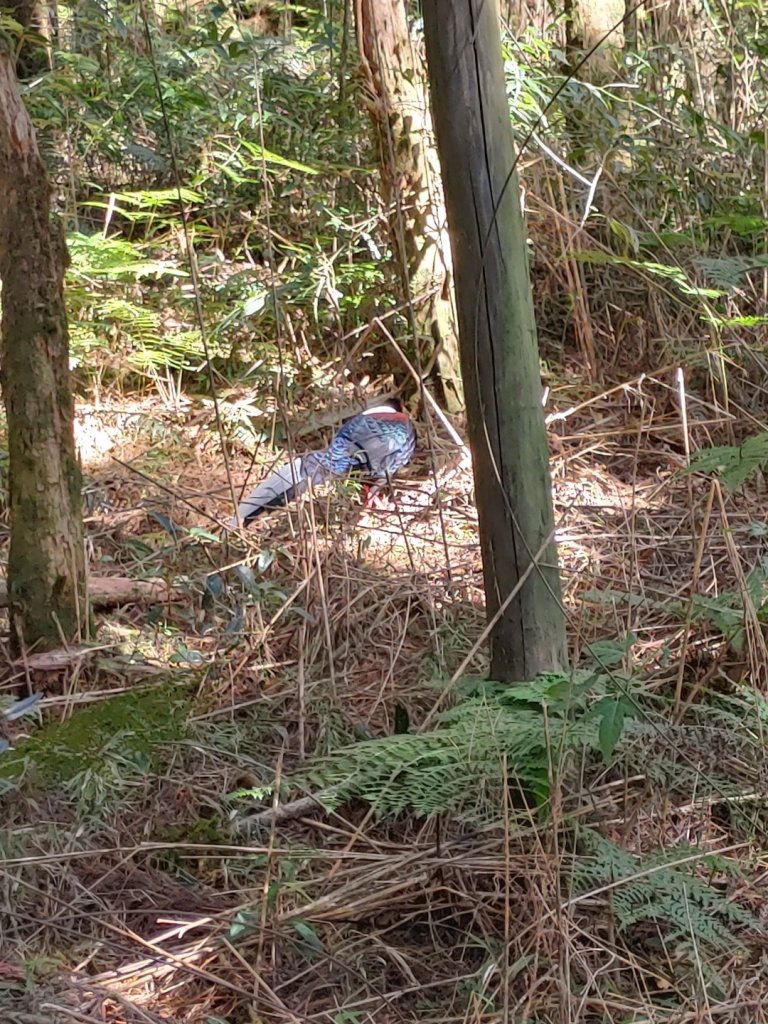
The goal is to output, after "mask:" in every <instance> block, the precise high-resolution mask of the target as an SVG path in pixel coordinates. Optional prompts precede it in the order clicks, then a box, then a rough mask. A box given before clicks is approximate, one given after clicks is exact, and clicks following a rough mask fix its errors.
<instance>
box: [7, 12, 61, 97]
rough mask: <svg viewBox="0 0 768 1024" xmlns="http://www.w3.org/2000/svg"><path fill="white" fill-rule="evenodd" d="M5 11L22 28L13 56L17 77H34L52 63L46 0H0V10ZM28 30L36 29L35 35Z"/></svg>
mask: <svg viewBox="0 0 768 1024" xmlns="http://www.w3.org/2000/svg"><path fill="white" fill-rule="evenodd" d="M2 12H7V13H8V14H10V16H11V17H12V18H13V19H14V21H17V22H18V23H19V25H21V27H22V28H23V29H26V30H28V31H27V32H26V33H25V35H24V36H23V37H22V39H21V46H20V47H19V50H18V54H17V59H16V74H17V75H18V76H19V78H34V77H36V76H37V75H41V74H44V73H45V72H46V71H50V70H51V68H52V67H53V56H52V53H51V35H52V31H51V29H52V25H51V12H50V9H49V7H48V4H47V2H46V0H0V13H2ZM32 33H37V35H38V38H35V36H34V35H33V34H32Z"/></svg>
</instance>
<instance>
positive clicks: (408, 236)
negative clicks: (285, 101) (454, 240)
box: [357, 0, 464, 412]
mask: <svg viewBox="0 0 768 1024" xmlns="http://www.w3.org/2000/svg"><path fill="white" fill-rule="evenodd" d="M357 31H358V47H359V51H360V57H361V61H362V71H363V75H364V77H365V80H366V85H367V87H368V92H369V101H368V104H367V105H368V111H369V114H370V116H371V120H372V122H373V126H374V130H375V132H376V138H377V140H378V146H379V166H380V168H381V180H382V193H383V198H384V202H385V203H386V205H387V209H388V219H389V236H390V240H391V244H392V248H393V250H394V252H395V257H396V260H397V269H398V274H399V277H400V284H401V288H402V292H403V296H404V297H405V296H408V295H410V296H413V298H414V299H415V300H416V306H415V324H414V326H415V328H416V333H417V334H418V336H419V337H418V339H417V344H419V346H420V349H419V350H420V352H421V355H422V359H421V361H422V364H423V366H424V368H425V369H427V368H429V366H430V364H432V365H433V366H434V368H435V370H436V376H437V378H438V380H439V382H440V385H441V387H442V391H443V398H444V400H445V403H446V407H447V408H448V410H449V411H450V412H459V411H461V410H462V409H463V407H464V394H463V388H462V382H461V369H460V362H459V347H458V336H457V331H456V323H455V317H454V311H453V304H452V301H451V299H452V296H451V276H452V274H451V250H450V244H449V241H448V237H447V232H446V221H445V205H444V203H443V197H442V189H441V184H440V175H439V168H438V161H437V156H436V154H435V152H434V147H433V144H432V141H431V133H432V128H431V123H430V117H429V106H428V102H427V96H426V83H425V81H424V73H423V70H422V68H423V62H422V60H421V59H420V57H419V56H418V55H417V54H416V53H415V52H414V50H413V46H412V44H411V38H410V35H409V32H408V22H407V19H406V15H405V3H404V0H359V3H358V6H357Z"/></svg>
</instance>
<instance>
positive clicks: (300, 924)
mask: <svg viewBox="0 0 768 1024" xmlns="http://www.w3.org/2000/svg"><path fill="white" fill-rule="evenodd" d="M290 923H291V926H292V927H293V930H294V931H295V932H296V934H297V936H298V937H299V940H300V943H301V945H302V946H303V947H304V951H305V953H306V955H307V959H310V960H311V959H313V958H314V956H315V955H322V954H324V953H325V947H324V946H323V944H322V942H321V941H320V938H319V936H318V934H317V932H316V931H315V929H314V928H313V927H312V925H311V924H309V923H308V922H307V921H291V922H290Z"/></svg>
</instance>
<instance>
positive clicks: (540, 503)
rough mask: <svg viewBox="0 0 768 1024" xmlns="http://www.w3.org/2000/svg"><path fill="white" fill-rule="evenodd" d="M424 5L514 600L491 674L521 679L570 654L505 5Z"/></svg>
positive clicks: (460, 280) (472, 349) (499, 560)
mask: <svg viewBox="0 0 768 1024" xmlns="http://www.w3.org/2000/svg"><path fill="white" fill-rule="evenodd" d="M422 11H423V16H424V31H425V37H426V44H427V62H428V67H429V78H430V85H431V101H432V112H433V118H434V124H435V132H436V136H437V147H438V152H439V154H440V163H441V165H442V169H443V186H444V188H445V197H446V204H447V208H448V225H449V228H450V233H451V243H452V247H453V264H454V268H455V275H456V298H457V306H458V320H459V336H460V339H461V365H462V369H463V377H464V390H465V395H466V401H467V422H468V428H469V438H470V444H471V447H472V456H473V467H474V477H475V495H476V499H477V508H478V518H479V527H480V545H481V550H482V555H483V573H484V580H485V593H486V606H487V614H488V616H489V618H490V619H493V618H494V617H495V616H496V615H497V613H499V612H501V610H502V609H504V611H503V613H502V614H501V615H500V617H499V619H498V621H497V622H496V625H495V626H494V628H493V630H492V632H491V637H490V640H491V677H492V678H493V679H496V680H498V681H501V682H515V681H518V680H524V679H532V678H534V677H535V676H536V675H537V674H538V673H540V672H545V671H556V670H559V669H563V668H564V667H565V665H566V661H567V654H566V643H565V620H564V615H563V610H562V605H561V603H560V581H559V574H558V567H557V550H556V546H555V543H554V541H553V540H552V539H551V537H552V534H553V519H554V517H553V511H552V497H551V481H550V475H549V453H548V450H547V436H546V429H545V425H544V411H543V408H542V403H541V377H540V372H539V355H538V345H537V338H536V323H535V319H534V313H533V301H532V298H531V288H530V281H529V275H528V260H527V254H526V241H525V229H524V224H523V218H522V213H521V209H520V189H519V184H518V180H517V175H516V174H512V176H511V178H509V177H508V176H509V175H510V173H511V170H512V168H513V166H514V158H515V152H514V145H513V138H512V128H511V125H510V120H509V108H508V105H507V98H506V91H505V84H504V73H503V65H502V55H501V42H500V32H499V19H498V6H497V2H496V0H451V2H450V3H446V0H423V3H422ZM537 556H538V557H537ZM534 560H535V561H536V563H537V564H536V565H532V562H533V561H534ZM518 584H521V586H520V588H519V591H518V592H517V594H516V596H515V597H514V598H512V599H510V595H511V594H512V593H514V591H515V588H517V587H518ZM506 602H509V603H508V604H506V607H505V603H506Z"/></svg>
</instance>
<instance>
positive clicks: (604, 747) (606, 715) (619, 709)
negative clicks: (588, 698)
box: [595, 697, 627, 761]
mask: <svg viewBox="0 0 768 1024" xmlns="http://www.w3.org/2000/svg"><path fill="white" fill-rule="evenodd" d="M595 711H596V713H597V714H598V715H599V716H600V727H599V729H598V733H597V738H598V742H599V744H600V752H601V753H602V755H603V759H604V760H605V761H610V759H611V757H612V755H613V752H614V750H615V749H616V744H617V743H618V742H619V740H620V739H621V734H622V732H623V730H624V720H625V719H626V717H627V701H626V700H625V699H624V698H623V697H603V699H602V700H600V701H598V703H597V704H596V705H595Z"/></svg>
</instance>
